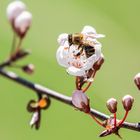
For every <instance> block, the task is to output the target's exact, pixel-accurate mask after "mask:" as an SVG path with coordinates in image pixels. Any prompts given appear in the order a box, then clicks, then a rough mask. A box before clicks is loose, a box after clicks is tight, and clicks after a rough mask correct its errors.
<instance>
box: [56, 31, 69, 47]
mask: <svg viewBox="0 0 140 140" xmlns="http://www.w3.org/2000/svg"><path fill="white" fill-rule="evenodd" d="M66 41H68V34H66V33H63V34H60V35H59V36H58V39H57V42H58V44H59V45H60V46H63V45H64V44H65V42H66Z"/></svg>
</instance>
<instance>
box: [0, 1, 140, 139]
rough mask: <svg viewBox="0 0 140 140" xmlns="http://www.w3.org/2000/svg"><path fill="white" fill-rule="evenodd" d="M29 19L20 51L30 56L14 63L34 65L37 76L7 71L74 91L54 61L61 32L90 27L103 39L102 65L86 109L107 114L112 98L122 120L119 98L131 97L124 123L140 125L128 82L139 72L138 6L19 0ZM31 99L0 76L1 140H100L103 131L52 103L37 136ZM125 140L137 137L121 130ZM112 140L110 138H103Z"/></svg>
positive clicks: (1, 31) (1, 14) (2, 21)
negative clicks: (28, 107)
mask: <svg viewBox="0 0 140 140" xmlns="http://www.w3.org/2000/svg"><path fill="white" fill-rule="evenodd" d="M23 1H24V2H25V3H26V4H27V6H28V9H29V10H30V11H31V12H32V14H33V24H32V27H31V29H30V31H29V32H28V35H27V36H26V39H25V40H24V43H23V46H24V48H27V49H31V50H32V55H31V56H29V57H28V58H26V59H25V60H22V61H21V62H18V63H19V64H28V63H33V64H35V66H36V71H35V73H34V74H33V75H32V76H28V75H27V74H25V73H23V72H21V71H20V70H17V69H14V68H11V69H10V70H13V71H15V72H17V73H18V74H19V75H21V76H22V77H25V78H27V79H29V80H31V81H34V82H37V83H40V84H43V85H45V86H47V87H49V88H51V89H54V90H56V91H59V92H62V93H64V94H66V95H68V96H71V93H72V91H73V89H74V87H75V86H74V78H73V77H71V76H68V75H67V74H66V72H65V69H64V68H62V67H60V66H59V65H58V64H57V62H56V59H55V53H56V50H57V48H58V44H57V37H58V35H59V34H60V33H63V32H66V33H73V32H79V31H81V29H82V28H83V26H84V25H91V26H93V27H95V28H96V30H97V32H98V33H103V34H105V35H106V38H104V39H101V40H100V41H101V42H102V44H103V47H102V51H103V53H104V55H105V60H106V61H105V63H104V65H103V67H102V69H101V70H100V71H99V72H98V74H97V76H96V80H95V83H94V86H92V87H91V88H90V90H89V91H88V95H89V96H90V99H91V106H92V107H93V108H95V109H98V110H99V111H102V112H104V113H107V114H109V112H108V110H107V109H106V106H105V104H106V100H107V99H108V98H110V97H115V98H116V99H117V100H118V102H119V104H118V118H119V119H121V118H122V117H123V115H124V110H123V108H122V104H121V98H122V97H123V96H124V95H125V94H132V95H133V96H134V98H135V104H134V107H133V110H132V111H131V112H130V114H129V116H128V118H127V120H128V121H130V122H138V121H139V120H140V113H139V112H140V108H139V107H140V102H139V100H140V92H139V91H138V90H137V88H136V86H135V85H134V82H133V77H134V75H135V74H136V73H138V72H139V71H140V47H139V46H140V43H139V37H140V34H139V33H140V16H139V13H140V8H139V5H140V1H139V0H133V1H130V0H123V1H122V0H116V1H113V0H69V1H67V0H39V1H38V0H30V1H29V0H23ZM9 2H10V0H1V1H0V46H1V51H0V61H1V62H2V61H3V60H4V59H5V58H6V57H7V56H8V53H9V51H10V45H11V40H12V31H11V27H10V25H9V23H8V21H7V18H6V7H7V4H8V3H9ZM34 98H36V96H35V94H34V93H33V92H32V91H30V90H28V89H26V88H24V87H22V86H20V85H17V84H16V83H14V82H11V81H10V80H7V79H5V78H3V77H0V140H19V139H20V140H38V139H39V140H42V139H46V140H72V139H73V140H76V139H77V140H79V139H80V140H85V139H87V140H89V139H94V140H95V139H99V137H98V135H99V133H100V132H101V131H102V130H103V128H101V127H99V126H97V125H96V123H95V122H94V121H93V120H92V119H91V118H90V117H88V116H86V115H85V114H84V113H81V112H79V111H75V110H74V109H73V108H71V107H69V106H67V105H65V104H62V103H61V102H58V101H55V100H52V105H51V107H50V109H49V110H47V111H45V112H43V118H42V125H41V128H40V130H39V131H35V130H34V129H31V128H30V126H29V125H28V124H29V121H30V118H31V114H28V113H27V111H26V104H27V102H28V101H29V100H30V99H34ZM120 134H121V135H122V137H123V138H124V139H127V140H131V139H132V138H133V139H137V138H138V137H139V136H140V133H138V132H134V131H130V130H126V129H121V131H120ZM104 139H105V140H106V139H110V140H115V139H116V140H117V139H118V137H116V136H114V135H111V136H109V137H106V138H104Z"/></svg>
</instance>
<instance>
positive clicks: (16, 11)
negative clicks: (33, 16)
mask: <svg viewBox="0 0 140 140" xmlns="http://www.w3.org/2000/svg"><path fill="white" fill-rule="evenodd" d="M25 10H26V5H25V4H24V3H23V2H21V1H17V0H16V1H13V2H11V3H10V4H9V5H8V7H7V17H8V20H9V21H10V22H11V23H13V22H14V20H15V19H16V17H17V16H18V15H20V14H21V13H22V12H23V11H25Z"/></svg>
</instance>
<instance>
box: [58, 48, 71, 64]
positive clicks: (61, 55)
mask: <svg viewBox="0 0 140 140" xmlns="http://www.w3.org/2000/svg"><path fill="white" fill-rule="evenodd" d="M67 57H68V51H67V50H65V47H64V46H60V47H59V48H58V49H57V52H56V59H57V62H58V64H59V65H61V66H63V67H68V66H69V65H68V58H67Z"/></svg>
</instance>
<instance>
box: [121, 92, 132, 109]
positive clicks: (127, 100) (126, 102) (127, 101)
mask: <svg viewBox="0 0 140 140" xmlns="http://www.w3.org/2000/svg"><path fill="white" fill-rule="evenodd" d="M133 102H134V98H133V97H132V96H130V95H125V96H124V97H123V99H122V104H123V107H124V109H125V110H126V111H129V110H131V108H132V105H133Z"/></svg>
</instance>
